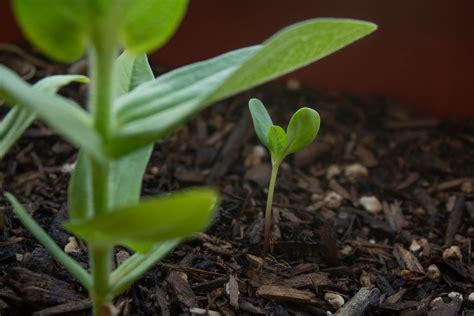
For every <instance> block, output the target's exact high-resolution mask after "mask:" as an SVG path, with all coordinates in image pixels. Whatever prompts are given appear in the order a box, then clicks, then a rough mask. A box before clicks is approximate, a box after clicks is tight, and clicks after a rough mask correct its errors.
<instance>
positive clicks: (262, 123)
mask: <svg viewBox="0 0 474 316" xmlns="http://www.w3.org/2000/svg"><path fill="white" fill-rule="evenodd" d="M249 109H250V114H251V115H252V120H253V127H254V128H255V132H256V133H257V136H258V139H260V141H261V142H262V144H264V145H265V146H266V147H268V145H269V140H268V129H269V128H270V126H272V125H273V122H272V119H271V118H270V115H269V114H268V112H267V109H266V108H265V105H263V103H262V102H261V101H260V100H258V99H250V101H249Z"/></svg>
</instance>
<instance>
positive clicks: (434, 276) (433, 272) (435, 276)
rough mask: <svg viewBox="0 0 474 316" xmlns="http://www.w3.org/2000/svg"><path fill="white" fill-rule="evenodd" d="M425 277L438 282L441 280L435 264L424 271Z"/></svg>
mask: <svg viewBox="0 0 474 316" xmlns="http://www.w3.org/2000/svg"><path fill="white" fill-rule="evenodd" d="M426 276H427V277H428V278H430V279H431V280H435V281H438V280H440V279H441V272H440V271H439V269H438V266H437V265H435V264H431V265H430V266H429V267H428V270H427V271H426Z"/></svg>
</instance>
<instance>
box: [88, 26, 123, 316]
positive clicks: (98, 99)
mask: <svg viewBox="0 0 474 316" xmlns="http://www.w3.org/2000/svg"><path fill="white" fill-rule="evenodd" d="M95 30H96V32H95V33H94V34H93V36H92V47H91V51H90V67H91V68H90V72H91V94H90V100H89V102H90V103H89V109H90V111H91V112H92V117H93V119H94V127H95V129H96V130H97V131H98V132H99V133H100V134H101V136H102V140H103V141H104V142H107V140H108V138H109V136H110V134H111V129H112V124H113V122H112V120H113V117H112V103H113V99H114V97H115V85H114V76H115V59H116V57H117V55H118V50H117V46H116V43H115V37H114V36H111V34H110V32H108V30H107V29H105V28H101V27H97V28H95ZM89 159H90V162H91V173H92V187H93V210H94V215H98V214H101V213H106V212H108V211H110V209H109V169H110V162H105V163H104V162H100V161H97V160H95V159H94V158H93V157H89ZM88 246H89V262H90V267H91V273H92V280H93V287H92V289H91V290H90V295H91V297H92V303H93V307H92V309H93V315H94V316H96V315H97V316H102V315H108V312H107V310H108V308H109V306H110V305H111V303H112V298H113V297H112V295H111V291H110V272H111V270H112V269H111V268H112V267H111V259H112V252H113V247H110V246H103V245H94V244H89V245H88Z"/></svg>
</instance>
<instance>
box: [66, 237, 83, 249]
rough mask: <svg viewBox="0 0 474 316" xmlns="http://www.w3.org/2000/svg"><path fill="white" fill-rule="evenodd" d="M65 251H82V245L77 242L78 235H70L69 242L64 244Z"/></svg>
mask: <svg viewBox="0 0 474 316" xmlns="http://www.w3.org/2000/svg"><path fill="white" fill-rule="evenodd" d="M64 252H65V253H73V252H75V253H82V249H81V246H80V245H79V243H78V242H77V239H76V237H69V242H68V243H67V244H66V246H64Z"/></svg>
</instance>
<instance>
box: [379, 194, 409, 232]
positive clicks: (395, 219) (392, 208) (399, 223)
mask: <svg viewBox="0 0 474 316" xmlns="http://www.w3.org/2000/svg"><path fill="white" fill-rule="evenodd" d="M382 204H383V213H384V215H385V219H386V221H387V223H388V225H389V226H390V228H392V229H393V231H394V232H397V233H399V232H401V231H402V229H403V227H405V226H406V221H405V217H404V216H403V213H402V209H401V207H400V203H392V204H388V203H387V202H385V201H384V202H383V203H382Z"/></svg>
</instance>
